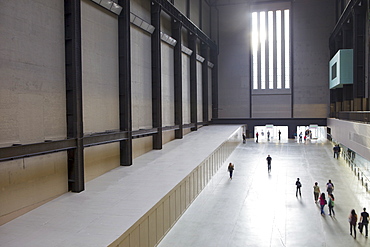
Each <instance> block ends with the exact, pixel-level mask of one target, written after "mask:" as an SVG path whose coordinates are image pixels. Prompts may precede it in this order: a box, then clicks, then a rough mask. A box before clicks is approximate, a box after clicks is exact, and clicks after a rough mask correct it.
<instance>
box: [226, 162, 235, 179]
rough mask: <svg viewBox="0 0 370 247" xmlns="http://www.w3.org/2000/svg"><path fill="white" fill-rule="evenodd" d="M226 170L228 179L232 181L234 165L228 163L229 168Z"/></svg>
mask: <svg viewBox="0 0 370 247" xmlns="http://www.w3.org/2000/svg"><path fill="white" fill-rule="evenodd" d="M227 170H228V171H229V174H230V179H233V172H234V164H233V163H231V162H230V163H229V166H228V167H227Z"/></svg>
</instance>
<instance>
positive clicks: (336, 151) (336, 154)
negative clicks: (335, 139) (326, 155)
mask: <svg viewBox="0 0 370 247" xmlns="http://www.w3.org/2000/svg"><path fill="white" fill-rule="evenodd" d="M333 151H334V158H335V156H337V159H338V158H339V153H340V147H339V144H337V145H335V146H334V147H333Z"/></svg>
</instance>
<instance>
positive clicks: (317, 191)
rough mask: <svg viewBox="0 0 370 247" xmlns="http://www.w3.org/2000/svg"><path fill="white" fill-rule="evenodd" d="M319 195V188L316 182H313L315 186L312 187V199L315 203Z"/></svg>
mask: <svg viewBox="0 0 370 247" xmlns="http://www.w3.org/2000/svg"><path fill="white" fill-rule="evenodd" d="M319 195H320V187H319V184H318V183H317V182H315V185H314V186H313V197H314V200H315V203H317V201H318V200H319Z"/></svg>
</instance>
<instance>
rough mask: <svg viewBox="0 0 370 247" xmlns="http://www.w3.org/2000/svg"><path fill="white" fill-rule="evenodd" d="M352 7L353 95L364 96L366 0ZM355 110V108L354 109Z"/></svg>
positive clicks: (355, 96)
mask: <svg viewBox="0 0 370 247" xmlns="http://www.w3.org/2000/svg"><path fill="white" fill-rule="evenodd" d="M361 3H362V4H361V6H359V5H356V6H355V7H354V8H353V97H354V98H365V50H366V44H365V40H366V36H365V34H366V10H367V8H366V6H367V4H366V1H362V2H361ZM355 110H357V109H355Z"/></svg>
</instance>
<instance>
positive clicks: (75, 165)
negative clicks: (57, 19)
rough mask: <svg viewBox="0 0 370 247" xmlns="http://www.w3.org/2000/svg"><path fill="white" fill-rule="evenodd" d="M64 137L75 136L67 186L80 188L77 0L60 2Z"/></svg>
mask: <svg viewBox="0 0 370 247" xmlns="http://www.w3.org/2000/svg"><path fill="white" fill-rule="evenodd" d="M64 21H65V60H66V61H65V63H66V64H65V67H66V98H67V99H66V101H67V138H76V144H77V145H76V148H75V149H71V150H68V151H67V152H68V187H69V190H71V191H72V192H81V191H83V190H84V187H85V182H84V157H83V156H84V153H83V141H82V138H83V119H82V117H83V116H82V58H81V2H80V1H73V0H65V1H64Z"/></svg>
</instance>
